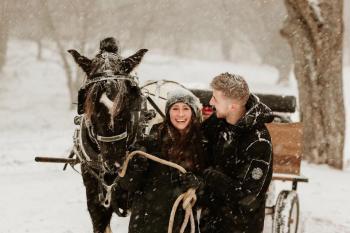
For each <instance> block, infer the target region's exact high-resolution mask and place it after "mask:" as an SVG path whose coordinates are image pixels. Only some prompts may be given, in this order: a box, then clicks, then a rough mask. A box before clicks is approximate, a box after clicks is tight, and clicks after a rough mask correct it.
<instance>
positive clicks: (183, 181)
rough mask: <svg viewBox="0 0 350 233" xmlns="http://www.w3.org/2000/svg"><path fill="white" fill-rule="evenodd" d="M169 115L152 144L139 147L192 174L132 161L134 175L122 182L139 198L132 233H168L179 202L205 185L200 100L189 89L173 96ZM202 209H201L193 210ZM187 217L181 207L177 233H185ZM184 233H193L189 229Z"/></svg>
mask: <svg viewBox="0 0 350 233" xmlns="http://www.w3.org/2000/svg"><path fill="white" fill-rule="evenodd" d="M165 115H166V116H165V120H164V122H163V123H160V124H157V125H154V126H153V128H152V130H151V134H152V136H153V137H150V138H152V139H151V140H150V141H147V142H143V141H139V142H138V144H139V145H141V148H142V149H145V150H146V152H147V153H150V154H152V155H155V156H157V157H159V158H161V159H165V160H167V161H170V162H173V163H176V164H178V165H180V166H182V167H183V168H185V169H186V171H187V173H186V174H180V173H179V171H177V170H176V169H173V168H169V167H168V166H165V165H162V164H159V163H156V162H153V161H145V160H142V158H138V160H136V159H134V160H131V163H130V165H129V169H128V172H127V173H126V175H125V176H124V177H123V178H122V179H121V180H120V184H121V186H122V188H123V189H126V190H128V191H129V192H132V193H134V197H133V203H132V207H131V217H130V223H129V232H130V233H134V232H143V233H158V232H159V233H164V232H167V230H168V224H169V218H170V215H171V210H172V205H173V203H174V202H175V200H176V199H177V198H178V196H179V195H180V194H182V193H184V192H185V191H187V190H188V189H189V188H194V189H198V188H199V187H200V186H201V185H202V183H201V182H200V181H199V179H200V178H199V177H200V176H201V175H202V174H201V173H202V171H203V170H204V169H205V168H206V163H207V162H206V161H207V158H206V141H205V140H204V139H203V137H202V135H201V131H200V102H199V100H198V98H197V97H195V96H194V95H193V94H192V93H191V92H190V91H188V90H184V89H181V90H180V89H176V90H173V91H171V92H169V93H168V95H167V102H166V105H165ZM141 148H135V149H141ZM197 191H198V190H197ZM196 208H197V205H195V206H194V207H193V209H196ZM194 213H196V211H194ZM184 216H185V211H184V210H183V209H182V206H180V207H178V209H177V211H176V215H175V219H174V222H173V225H172V226H173V228H172V232H180V227H181V225H182V222H183V219H184ZM196 225H197V224H196ZM184 232H190V226H189V225H188V226H187V227H186V228H185V231H184ZM195 232H198V229H196V230H195Z"/></svg>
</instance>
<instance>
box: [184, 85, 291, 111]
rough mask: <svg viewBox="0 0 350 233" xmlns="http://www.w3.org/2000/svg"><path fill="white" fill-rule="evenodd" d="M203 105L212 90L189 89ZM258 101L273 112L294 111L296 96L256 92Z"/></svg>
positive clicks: (206, 102) (205, 103)
mask: <svg viewBox="0 0 350 233" xmlns="http://www.w3.org/2000/svg"><path fill="white" fill-rule="evenodd" d="M190 90H191V91H192V92H193V94H195V95H196V96H197V97H198V98H199V99H200V101H201V103H202V104H203V105H209V101H210V98H211V96H212V91H210V90H202V89H190ZM256 95H257V96H258V97H259V99H260V101H261V102H263V103H264V104H266V105H267V106H268V107H269V108H271V110H272V111H273V112H284V113H292V112H295V108H296V98H295V97H294V96H290V95H286V96H282V95H271V94H256Z"/></svg>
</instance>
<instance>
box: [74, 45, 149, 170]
mask: <svg viewBox="0 0 350 233" xmlns="http://www.w3.org/2000/svg"><path fill="white" fill-rule="evenodd" d="M68 52H69V53H71V54H72V56H73V58H74V60H75V62H76V63H78V65H79V66H80V67H81V68H82V69H83V71H84V72H85V73H86V75H87V80H86V82H85V84H84V86H83V87H82V88H81V93H82V95H83V102H84V103H83V105H82V107H83V109H82V111H81V112H84V114H85V115H84V116H85V120H86V121H87V122H88V124H90V126H91V129H92V130H91V131H92V132H91V135H92V137H93V139H94V141H95V142H96V144H97V145H98V147H99V149H100V153H101V155H102V159H103V161H104V162H105V164H106V165H107V166H108V167H109V168H111V167H112V166H113V165H114V164H115V163H117V164H121V162H122V160H123V158H124V157H125V153H126V149H127V146H128V143H130V141H131V140H132V137H133V135H132V132H131V131H132V129H133V125H132V122H133V121H132V119H133V113H134V112H137V111H139V110H140V108H139V106H140V103H141V92H140V89H139V86H138V83H137V80H136V77H133V76H130V75H129V73H130V72H131V71H132V70H133V69H134V68H135V67H136V66H137V65H138V64H139V63H140V61H141V59H142V57H143V55H144V54H145V53H146V52H147V50H146V49H141V50H139V51H138V52H137V53H135V54H134V55H132V56H130V57H128V58H126V59H122V58H121V56H120V55H119V51H118V46H117V44H116V41H115V39H114V38H106V39H104V40H102V41H101V42H100V51H99V53H98V54H97V55H96V56H95V57H94V58H93V59H89V58H87V57H84V56H82V55H80V54H79V53H78V52H77V51H76V50H69V51H68ZM81 93H80V95H81Z"/></svg>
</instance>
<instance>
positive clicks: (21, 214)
mask: <svg viewBox="0 0 350 233" xmlns="http://www.w3.org/2000/svg"><path fill="white" fill-rule="evenodd" d="M130 53H132V51H131V52H130ZM130 53H126V54H125V55H128V54H130ZM43 56H44V60H43V61H37V60H36V59H35V57H36V50H35V46H34V45H33V44H32V43H30V42H24V41H13V42H11V43H10V48H9V60H8V62H7V66H6V67H5V70H4V72H3V73H2V74H0V119H1V121H0V129H1V130H0V184H1V192H0V193H1V194H0V208H1V211H0V233H10V232H11V233H12V232H13V233H22V232H37V233H47V232H50V233H83V232H84V233H85V232H91V223H90V219H89V215H88V212H87V208H86V202H85V189H84V186H83V184H82V180H81V177H80V175H79V174H77V173H76V172H75V171H73V170H72V169H68V170H67V171H62V166H61V165H57V164H37V163H35V162H34V156H37V155H49V156H66V155H67V153H68V152H69V150H70V147H71V145H72V133H73V130H74V124H73V116H74V114H75V113H74V112H72V111H69V110H68V106H69V98H68V92H67V88H66V79H65V76H64V71H63V69H62V68H61V66H60V65H59V63H60V61H59V57H58V56H57V55H53V54H52V50H44V54H43ZM225 71H228V72H236V73H239V74H242V75H243V76H244V77H246V78H247V80H248V83H249V84H250V86H251V87H252V90H253V91H254V92H260V93H278V94H284V95H287V94H288V95H289V94H291V95H294V94H296V92H297V90H296V85H295V83H293V84H291V85H289V86H276V85H274V83H275V82H276V80H277V75H278V74H277V71H276V70H275V69H274V68H271V67H268V66H257V65H250V64H232V63H225V62H213V61H210V62H208V61H196V60H189V59H180V58H174V57H165V56H161V55H157V54H152V52H149V54H147V55H146V57H145V60H144V62H143V63H142V64H141V65H140V66H139V68H138V70H137V73H138V75H139V77H140V81H141V83H142V82H144V81H145V80H149V79H170V80H175V81H178V82H181V83H183V84H185V85H187V86H188V87H200V88H207V87H208V83H209V81H210V79H211V78H212V77H213V76H214V75H216V74H219V73H221V72H225ZM346 77H347V78H346ZM348 79H350V67H346V68H344V90H345V97H346V98H345V103H346V106H350V81H348ZM347 110H348V109H347ZM347 116H348V117H347V119H349V120H348V123H347V126H349V121H350V117H349V116H350V115H349V114H347ZM349 128H350V127H347V131H348V133H347V135H350V133H349V132H350V131H349ZM348 138H349V137H348ZM349 145H350V140H349V139H347V144H346V153H345V155H346V156H347V159H349V157H350V156H349V154H350V153H349V151H350V148H349ZM302 173H303V174H304V175H305V176H307V177H308V178H309V179H310V181H309V183H306V184H304V183H300V184H299V186H298V194H299V198H300V204H301V224H300V232H303V233H316V232H317V233H338V232H339V233H340V232H345V233H347V232H348V233H350V217H349V214H350V212H349V211H350V202H349V201H348V198H349V196H350V186H349V185H348V183H347V182H348V181H349V180H350V170H349V169H347V170H345V171H338V170H334V169H332V168H329V167H327V166H316V165H310V164H307V163H303V164H302ZM284 185H287V187H288V188H289V189H290V184H284ZM269 223H270V221H269V219H267V226H266V229H268V228H269V226H268V224H269ZM127 224H128V219H127V218H117V217H115V218H113V220H112V229H113V230H114V232H117V233H126V232H127ZM266 232H269V231H268V230H266Z"/></svg>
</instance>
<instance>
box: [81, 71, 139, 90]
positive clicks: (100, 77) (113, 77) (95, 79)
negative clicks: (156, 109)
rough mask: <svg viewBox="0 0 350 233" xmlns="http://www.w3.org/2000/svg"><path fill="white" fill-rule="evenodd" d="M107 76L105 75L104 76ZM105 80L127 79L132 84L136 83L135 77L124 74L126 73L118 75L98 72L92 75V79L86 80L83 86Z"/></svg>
mask: <svg viewBox="0 0 350 233" xmlns="http://www.w3.org/2000/svg"><path fill="white" fill-rule="evenodd" d="M106 76H107V77H106ZM105 80H128V81H130V82H131V83H132V84H133V85H138V82H137V81H136V80H137V79H136V77H133V76H126V75H120V74H106V73H98V74H96V75H94V76H93V79H90V80H86V82H85V84H84V87H85V86H88V85H90V84H92V83H97V82H101V81H105Z"/></svg>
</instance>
